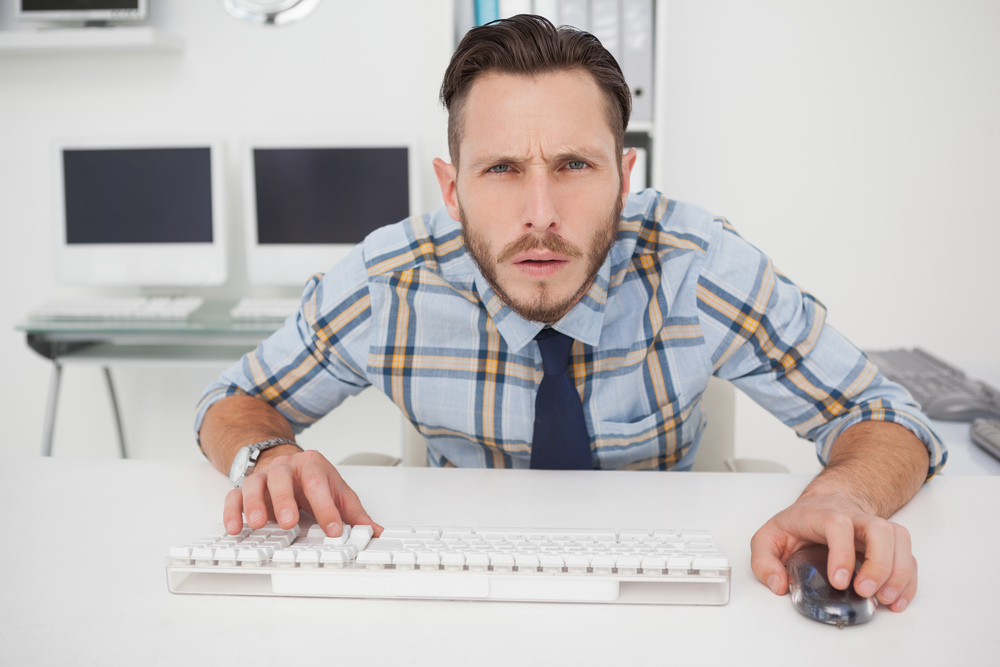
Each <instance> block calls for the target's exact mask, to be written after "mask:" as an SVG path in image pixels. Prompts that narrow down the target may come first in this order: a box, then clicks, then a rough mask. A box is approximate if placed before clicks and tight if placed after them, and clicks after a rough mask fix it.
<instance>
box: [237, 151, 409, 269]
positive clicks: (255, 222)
mask: <svg viewBox="0 0 1000 667" xmlns="http://www.w3.org/2000/svg"><path fill="white" fill-rule="evenodd" d="M244 160H245V162H244V165H245V169H244V183H243V219H244V235H245V237H246V262H247V278H248V280H249V282H250V283H251V284H253V285H274V286H281V285H295V286H298V287H301V286H302V285H304V284H305V282H306V281H307V280H308V279H309V277H310V276H312V275H313V274H314V273H316V272H321V271H327V270H328V269H329V268H330V267H332V266H333V265H334V264H336V263H337V262H339V261H340V260H341V259H343V258H344V257H346V256H347V254H348V253H349V252H350V251H351V249H352V248H353V247H354V246H355V245H356V244H357V243H359V242H360V241H363V240H364V238H365V237H366V236H367V235H368V234H369V233H371V232H372V231H374V230H375V229H377V228H379V227H382V226H384V225H388V224H392V223H394V222H399V221H400V220H403V219H404V218H406V217H408V216H410V215H414V214H419V213H421V209H420V196H419V195H420V190H419V187H418V179H417V160H416V151H415V150H414V144H413V143H412V142H407V141H386V140H381V141H374V142H373V141H361V140H351V141H330V142H308V143H294V142H275V141H270V142H260V141H258V142H253V143H250V144H248V145H247V146H246V148H245V150H244Z"/></svg>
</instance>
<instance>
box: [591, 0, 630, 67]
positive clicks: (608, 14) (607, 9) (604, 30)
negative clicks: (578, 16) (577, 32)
mask: <svg viewBox="0 0 1000 667" xmlns="http://www.w3.org/2000/svg"><path fill="white" fill-rule="evenodd" d="M620 8H621V0H590V33H591V34H592V35H593V36H594V37H596V38H597V39H599V40H601V44H603V45H604V48H606V49H607V50H608V51H609V52H611V55H613V56H614V57H615V60H617V61H618V63H619V64H621V61H622V52H621V38H622V37H623V34H622V33H623V31H622V30H621V24H620V21H619V9H620Z"/></svg>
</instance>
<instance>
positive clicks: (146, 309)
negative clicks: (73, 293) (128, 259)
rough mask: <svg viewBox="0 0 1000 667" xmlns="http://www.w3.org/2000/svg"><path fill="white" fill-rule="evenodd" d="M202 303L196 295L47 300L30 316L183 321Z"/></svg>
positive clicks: (48, 318) (66, 318) (41, 317)
mask: <svg viewBox="0 0 1000 667" xmlns="http://www.w3.org/2000/svg"><path fill="white" fill-rule="evenodd" d="M204 302H205V300H204V299H202V298H201V297H197V296H137V297H109V298H100V299H75V300H72V301H50V302H49V303H47V304H45V305H44V306H42V307H41V308H38V309H36V310H35V311H33V312H32V313H31V317H33V318H37V319H46V320H183V319H186V318H188V317H190V316H191V313H193V312H194V311H196V310H198V308H200V307H201V305H202V304H203V303H204Z"/></svg>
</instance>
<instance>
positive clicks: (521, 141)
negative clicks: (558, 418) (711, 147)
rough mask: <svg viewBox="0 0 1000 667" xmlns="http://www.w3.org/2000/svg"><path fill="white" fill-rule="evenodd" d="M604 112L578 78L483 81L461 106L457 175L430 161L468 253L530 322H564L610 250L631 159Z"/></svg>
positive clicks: (584, 77) (585, 80) (587, 81)
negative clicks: (619, 145)
mask: <svg viewBox="0 0 1000 667" xmlns="http://www.w3.org/2000/svg"><path fill="white" fill-rule="evenodd" d="M604 105H605V99H604V96H603V95H602V93H601V90H600V88H598V86H597V84H596V83H595V82H594V80H593V78H592V77H591V76H590V75H589V74H586V73H583V72H576V71H573V72H556V73H551V74H544V75H540V76H536V77H524V76H513V75H503V74H488V75H484V76H482V77H480V78H479V79H477V80H476V82H475V83H474V84H473V86H472V89H471V90H470V92H469V95H468V98H467V99H466V101H465V105H464V109H463V112H462V113H463V130H462V138H461V143H460V149H459V150H460V157H459V165H458V168H457V169H456V167H455V166H454V165H450V164H447V163H445V162H443V161H441V160H435V161H434V167H435V171H436V172H437V176H438V181H439V182H440V184H441V192H442V194H443V195H444V200H445V204H446V205H447V206H448V212H449V214H450V215H451V216H452V217H453V218H455V219H457V220H460V221H461V222H462V230H463V234H464V237H465V244H466V247H467V248H468V250H469V253H470V254H471V255H472V257H473V259H474V260H475V261H476V263H477V264H478V265H479V267H480V269H481V271H482V272H483V276H484V277H485V278H486V280H487V281H488V282H489V283H490V286H491V287H492V288H493V290H494V291H495V292H496V293H497V295H498V296H499V297H500V298H501V299H502V300H503V301H504V303H506V304H507V305H508V306H509V307H510V308H511V309H512V310H514V311H515V312H516V313H518V314H519V315H521V316H522V317H524V318H525V319H529V320H534V321H539V322H553V321H555V320H557V319H559V318H560V317H562V316H563V315H565V314H566V313H567V312H568V311H569V310H570V309H571V308H572V307H573V306H574V305H575V304H576V303H577V301H579V300H580V298H581V297H582V296H583V295H584V294H585V293H586V291H587V289H589V287H590V284H591V283H592V282H593V279H594V276H595V275H596V274H597V271H598V269H600V267H601V264H603V262H604V259H605V258H606V257H607V254H608V252H610V250H611V247H612V246H613V245H614V241H615V238H616V236H617V231H618V222H619V218H620V215H621V209H622V206H623V205H624V202H625V196H626V195H627V192H628V190H627V187H625V185H624V184H627V183H628V175H629V169H630V167H631V164H632V162H633V161H634V151H630V153H629V154H628V155H627V156H626V157H624V158H623V157H622V156H621V155H616V153H617V151H616V149H615V139H614V135H613V134H612V132H611V128H610V127H609V126H608V121H607V116H606V114H605V112H604ZM619 165H622V167H623V178H620V177H619V171H618V170H619Z"/></svg>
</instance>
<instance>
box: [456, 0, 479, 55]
mask: <svg viewBox="0 0 1000 667" xmlns="http://www.w3.org/2000/svg"><path fill="white" fill-rule="evenodd" d="M475 27H476V8H475V5H474V1H473V0H455V46H458V43H459V42H461V41H462V38H463V37H465V33H467V32H469V31H470V30H471V29H473V28H475Z"/></svg>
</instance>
